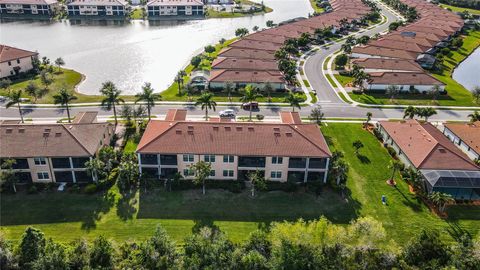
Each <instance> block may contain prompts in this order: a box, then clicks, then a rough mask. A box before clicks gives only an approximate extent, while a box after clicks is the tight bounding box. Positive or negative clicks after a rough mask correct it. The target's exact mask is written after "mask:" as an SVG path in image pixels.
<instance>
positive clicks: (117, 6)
mask: <svg viewBox="0 0 480 270" xmlns="http://www.w3.org/2000/svg"><path fill="white" fill-rule="evenodd" d="M127 8H128V2H127V1H124V0H73V1H71V2H69V3H68V4H67V11H68V16H99V17H124V16H126V15H127V14H128V11H127Z"/></svg>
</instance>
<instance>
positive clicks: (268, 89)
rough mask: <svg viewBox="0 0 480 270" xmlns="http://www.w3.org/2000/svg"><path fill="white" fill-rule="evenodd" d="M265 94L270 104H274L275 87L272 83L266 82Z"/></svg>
mask: <svg viewBox="0 0 480 270" xmlns="http://www.w3.org/2000/svg"><path fill="white" fill-rule="evenodd" d="M263 92H264V93H265V94H266V95H267V98H268V102H272V92H273V86H272V84H271V83H270V82H266V83H265V85H264V86H263Z"/></svg>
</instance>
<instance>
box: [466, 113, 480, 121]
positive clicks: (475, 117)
mask: <svg viewBox="0 0 480 270" xmlns="http://www.w3.org/2000/svg"><path fill="white" fill-rule="evenodd" d="M468 117H470V122H476V121H480V113H479V112H478V111H474V112H473V113H471V114H469V115H468Z"/></svg>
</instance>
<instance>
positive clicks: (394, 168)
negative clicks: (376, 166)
mask: <svg viewBox="0 0 480 270" xmlns="http://www.w3.org/2000/svg"><path fill="white" fill-rule="evenodd" d="M389 168H390V169H392V177H390V179H389V181H391V182H393V179H394V178H395V173H397V171H399V170H401V169H402V168H403V164H402V163H401V162H400V161H398V160H392V161H390V166H389Z"/></svg>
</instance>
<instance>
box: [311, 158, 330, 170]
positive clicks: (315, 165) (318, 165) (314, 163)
mask: <svg viewBox="0 0 480 270" xmlns="http://www.w3.org/2000/svg"><path fill="white" fill-rule="evenodd" d="M326 167H327V159H326V158H311V159H310V161H309V162H308V168H309V169H326Z"/></svg>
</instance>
